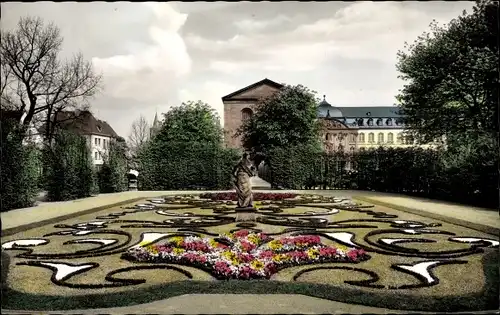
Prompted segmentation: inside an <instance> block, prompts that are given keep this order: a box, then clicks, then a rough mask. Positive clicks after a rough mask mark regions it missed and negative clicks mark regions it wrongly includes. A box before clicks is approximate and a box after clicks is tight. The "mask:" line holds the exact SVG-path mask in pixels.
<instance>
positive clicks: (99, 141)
mask: <svg viewBox="0 0 500 315" xmlns="http://www.w3.org/2000/svg"><path fill="white" fill-rule="evenodd" d="M97 140H98V141H97V142H98V143H99V144H98V145H99V146H101V138H99V139H97Z"/></svg>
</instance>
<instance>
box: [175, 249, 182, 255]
mask: <svg viewBox="0 0 500 315" xmlns="http://www.w3.org/2000/svg"><path fill="white" fill-rule="evenodd" d="M172 252H173V253H174V255H181V254H182V253H184V249H182V248H174V249H173V250H172Z"/></svg>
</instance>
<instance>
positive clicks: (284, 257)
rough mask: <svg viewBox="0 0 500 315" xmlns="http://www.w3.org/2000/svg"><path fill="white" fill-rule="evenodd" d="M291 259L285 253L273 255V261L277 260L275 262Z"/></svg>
mask: <svg viewBox="0 0 500 315" xmlns="http://www.w3.org/2000/svg"><path fill="white" fill-rule="evenodd" d="M289 259H290V257H289V256H287V255H285V254H276V255H274V256H273V261H275V262H282V261H286V260H289Z"/></svg>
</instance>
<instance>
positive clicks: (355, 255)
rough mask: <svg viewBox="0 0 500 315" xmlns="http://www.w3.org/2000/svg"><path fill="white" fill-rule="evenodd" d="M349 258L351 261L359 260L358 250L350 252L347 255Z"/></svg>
mask: <svg viewBox="0 0 500 315" xmlns="http://www.w3.org/2000/svg"><path fill="white" fill-rule="evenodd" d="M347 257H349V259H351V260H356V259H357V258H358V253H357V250H355V249H354V250H350V251H349V252H348V253H347Z"/></svg>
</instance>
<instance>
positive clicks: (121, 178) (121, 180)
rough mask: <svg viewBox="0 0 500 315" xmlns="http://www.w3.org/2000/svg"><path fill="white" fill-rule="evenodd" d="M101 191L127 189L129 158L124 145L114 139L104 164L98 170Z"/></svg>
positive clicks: (112, 191)
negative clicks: (127, 158)
mask: <svg viewBox="0 0 500 315" xmlns="http://www.w3.org/2000/svg"><path fill="white" fill-rule="evenodd" d="M98 179H99V192H101V193H114V192H120V191H124V190H126V189H127V160H126V157H125V150H124V148H123V146H122V145H121V144H120V143H118V142H116V141H112V142H111V143H110V146H109V152H108V155H107V156H106V157H105V159H104V164H103V165H102V167H101V169H100V170H99V172H98Z"/></svg>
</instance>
